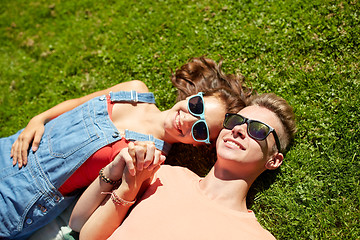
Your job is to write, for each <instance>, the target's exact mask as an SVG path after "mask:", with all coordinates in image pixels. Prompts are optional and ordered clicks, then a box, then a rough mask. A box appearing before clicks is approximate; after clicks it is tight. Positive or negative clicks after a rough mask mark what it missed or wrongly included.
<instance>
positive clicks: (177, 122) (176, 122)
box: [175, 115, 181, 132]
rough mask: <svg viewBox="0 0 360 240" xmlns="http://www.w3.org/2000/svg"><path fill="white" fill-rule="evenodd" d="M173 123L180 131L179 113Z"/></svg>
mask: <svg viewBox="0 0 360 240" xmlns="http://www.w3.org/2000/svg"><path fill="white" fill-rule="evenodd" d="M175 125H176V128H177V129H178V130H179V131H180V132H181V129H180V115H177V116H176V118H175Z"/></svg>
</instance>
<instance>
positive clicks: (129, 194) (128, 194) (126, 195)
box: [114, 182, 139, 201]
mask: <svg viewBox="0 0 360 240" xmlns="http://www.w3.org/2000/svg"><path fill="white" fill-rule="evenodd" d="M114 191H115V193H116V194H117V195H118V196H121V198H122V199H124V200H126V201H134V200H135V199H136V196H137V194H138V192H139V189H136V188H131V187H130V186H129V185H128V184H126V183H124V182H122V183H121V185H120V186H119V188H117V189H115V190H114Z"/></svg>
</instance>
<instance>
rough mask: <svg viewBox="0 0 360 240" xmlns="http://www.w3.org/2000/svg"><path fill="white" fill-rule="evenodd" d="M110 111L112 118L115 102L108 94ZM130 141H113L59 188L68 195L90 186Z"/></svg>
mask: <svg viewBox="0 0 360 240" xmlns="http://www.w3.org/2000/svg"><path fill="white" fill-rule="evenodd" d="M107 103H108V112H109V116H110V119H111V116H112V109H113V106H114V103H113V102H111V101H110V97H109V96H107ZM128 143H129V141H128V140H126V139H125V138H122V139H121V140H120V141H117V142H114V143H111V144H109V145H107V146H105V147H103V148H101V149H99V150H98V151H96V152H95V153H94V154H93V155H91V157H90V158H88V159H87V160H86V161H85V162H84V163H83V164H82V165H81V166H80V167H79V168H78V169H77V170H76V171H75V172H74V173H73V174H72V175H71V176H70V177H69V178H68V179H67V180H66V181H65V183H64V184H63V185H61V187H60V188H59V191H60V193H61V194H62V195H63V196H66V195H68V194H70V193H72V192H73V191H75V190H77V189H81V188H85V187H87V186H89V185H90V184H91V183H92V182H93V181H94V180H95V179H96V178H97V176H98V174H99V171H100V169H101V168H103V167H105V166H106V165H107V164H109V163H110V162H111V161H112V160H113V159H114V157H115V156H116V155H117V154H118V153H119V152H120V150H121V149H123V148H125V147H127V145H128Z"/></svg>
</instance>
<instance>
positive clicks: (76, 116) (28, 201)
mask: <svg viewBox="0 0 360 240" xmlns="http://www.w3.org/2000/svg"><path fill="white" fill-rule="evenodd" d="M110 99H111V101H113V102H134V103H135V102H147V103H155V99H154V95H153V94H152V93H137V92H135V91H131V92H115V93H110ZM21 131H22V130H20V131H19V132H18V133H16V134H15V135H13V136H10V137H7V138H1V139H0V239H4V238H5V239H26V238H27V237H29V235H31V234H32V233H33V232H34V231H35V230H37V229H39V228H41V227H43V226H44V225H46V224H47V223H49V222H50V221H51V220H53V219H54V218H55V217H57V216H58V215H59V214H60V213H61V212H62V211H63V210H64V209H65V208H66V207H67V206H68V205H69V204H70V203H71V202H72V201H74V199H75V198H76V196H71V197H64V196H62V195H61V193H60V192H59V191H58V188H59V187H60V186H61V185H62V184H63V183H64V182H65V181H66V180H67V179H68V178H69V177H70V176H71V175H72V174H73V173H74V172H75V171H76V169H78V168H79V167H80V166H81V165H82V164H83V163H84V162H85V161H86V160H87V159H88V158H89V157H90V156H91V155H92V154H93V153H94V152H96V151H97V150H99V149H100V148H102V147H104V146H106V145H108V144H110V143H113V142H115V141H119V140H120V139H121V138H122V136H123V135H125V136H124V137H125V138H126V139H127V140H137V141H153V142H154V143H155V146H156V147H157V148H158V149H160V150H162V151H163V152H165V153H167V152H168V151H169V150H170V147H171V145H169V144H168V143H166V142H164V141H161V140H159V139H155V138H154V137H153V136H151V135H145V134H140V133H136V132H132V131H128V130H125V133H124V134H120V133H119V131H118V130H117V129H116V127H115V126H114V124H113V123H112V121H111V120H110V118H109V115H108V110H107V101H106V96H100V97H96V98H94V99H92V100H90V101H88V102H86V103H84V104H82V105H80V106H78V107H77V108H75V109H73V110H71V111H69V112H66V113H64V114H62V115H60V116H58V117H57V118H55V119H53V120H51V121H50V122H48V123H47V124H46V125H45V132H44V135H43V137H42V139H41V142H40V145H39V149H38V150H37V151H36V152H35V153H34V152H33V151H31V150H29V154H28V164H27V166H25V167H22V168H21V169H20V170H19V168H18V166H12V158H10V149H11V146H12V144H13V142H14V141H15V140H16V139H17V137H18V136H19V134H20V133H21Z"/></svg>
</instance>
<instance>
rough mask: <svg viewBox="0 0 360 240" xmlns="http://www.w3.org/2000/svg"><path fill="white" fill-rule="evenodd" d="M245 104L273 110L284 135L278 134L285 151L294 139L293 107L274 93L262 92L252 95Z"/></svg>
mask: <svg viewBox="0 0 360 240" xmlns="http://www.w3.org/2000/svg"><path fill="white" fill-rule="evenodd" d="M246 105H247V106H253V105H256V106H260V107H264V108H266V109H269V110H270V111H272V112H274V113H275V114H276V115H277V116H278V118H279V119H280V121H281V123H282V125H283V128H284V133H285V136H281V135H279V139H280V145H281V149H280V151H281V152H283V153H285V152H286V150H288V149H287V148H288V147H289V145H290V143H291V142H292V141H293V140H294V136H295V132H296V125H295V114H294V111H293V108H292V107H291V106H290V105H289V104H288V103H287V102H286V100H285V99H283V98H282V97H279V96H277V95H276V94H274V93H263V94H260V95H253V96H251V97H250V98H249V99H247V102H246Z"/></svg>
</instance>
